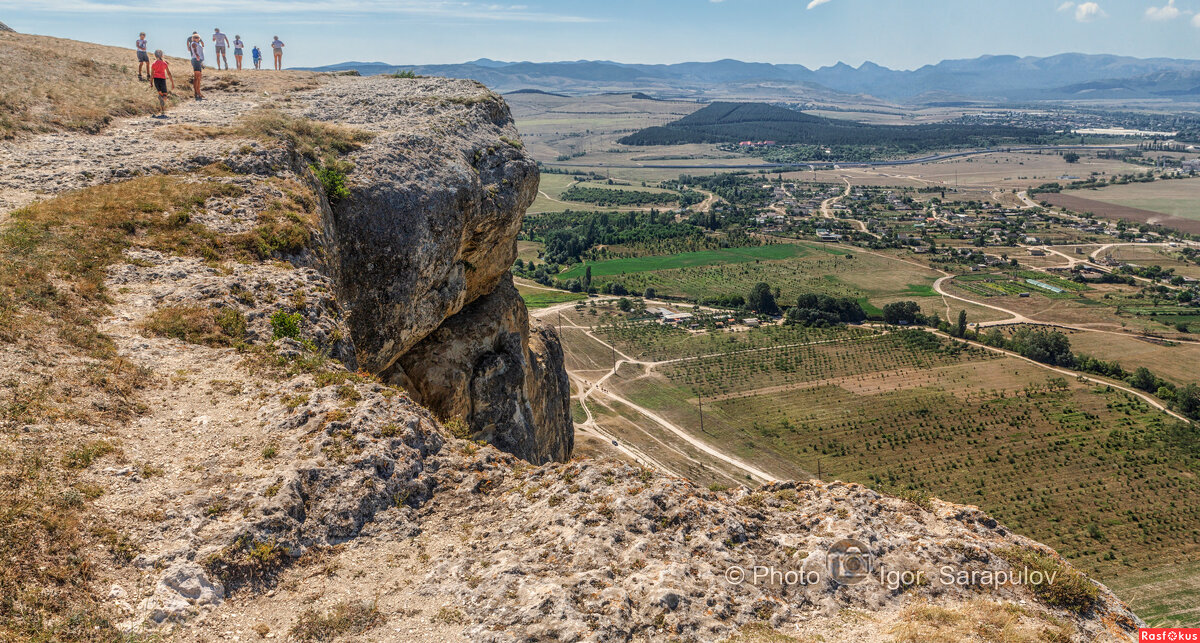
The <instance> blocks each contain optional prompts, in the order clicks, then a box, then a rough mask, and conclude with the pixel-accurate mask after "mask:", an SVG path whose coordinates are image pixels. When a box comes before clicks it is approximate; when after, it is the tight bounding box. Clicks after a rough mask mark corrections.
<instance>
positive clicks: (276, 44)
mask: <svg viewBox="0 0 1200 643" xmlns="http://www.w3.org/2000/svg"><path fill="white" fill-rule="evenodd" d="M271 50H272V51H274V52H275V71H279V70H281V69H283V41H282V40H280V39H279V36H275V40H273V41H272V42H271Z"/></svg>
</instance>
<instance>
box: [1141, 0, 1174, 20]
mask: <svg viewBox="0 0 1200 643" xmlns="http://www.w3.org/2000/svg"><path fill="white" fill-rule="evenodd" d="M1182 14H1183V12H1182V11H1180V10H1179V9H1178V8H1177V7H1176V6H1175V0H1167V4H1166V5H1165V6H1162V7H1150V8H1149V9H1146V18H1147V19H1148V20H1174V19H1176V18H1178V17H1179V16H1180V15H1182Z"/></svg>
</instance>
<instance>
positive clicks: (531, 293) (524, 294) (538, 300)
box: [518, 288, 587, 308]
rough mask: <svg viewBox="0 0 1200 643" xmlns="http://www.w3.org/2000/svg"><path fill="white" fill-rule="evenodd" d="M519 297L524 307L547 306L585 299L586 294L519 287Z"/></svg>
mask: <svg viewBox="0 0 1200 643" xmlns="http://www.w3.org/2000/svg"><path fill="white" fill-rule="evenodd" d="M518 290H519V291H520V293H521V299H524V300H525V307H526V308H548V307H550V306H553V305H555V304H565V303H567V302H571V301H581V300H584V299H587V295H584V294H581V293H576V292H558V291H549V290H535V289H532V288H519V289H518Z"/></svg>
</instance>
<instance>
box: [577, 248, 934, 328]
mask: <svg viewBox="0 0 1200 643" xmlns="http://www.w3.org/2000/svg"><path fill="white" fill-rule="evenodd" d="M588 265H591V267H592V281H593V283H594V284H602V283H604V282H607V281H613V282H619V283H621V284H622V285H624V286H625V287H626V288H628V289H629V291H630V292H634V293H640V292H642V291H644V290H645V289H646V288H647V287H653V288H654V289H655V290H656V291H657V293H658V294H659V296H666V297H676V298H683V299H688V300H691V301H701V300H703V299H705V298H709V297H719V296H722V295H742V296H745V295H746V294H747V293H749V292H750V289H751V288H753V286H754V284H756V283H758V282H766V283H767V284H769V285H770V286H771V287H773V288H778V289H779V290H780V301H781V302H783V303H788V302H790V301H794V300H795V298H796V297H797V296H799V295H800V294H803V293H821V294H828V295H836V296H846V297H855V298H859V299H861V300H864V301H865V302H866V303H869V304H871V305H873V306H875V307H882V306H883V305H884V304H887V303H891V302H893V301H899V300H902V299H914V298H915V299H918V300H921V303H922V305H923V307H925V306H928V308H929V311H930V312H935V311H938V310H940V309H941V308H942V307H943V304H942V300H941V298H940V297H937V296H936V294H935V293H934V292H933V291H932V289H931V286H932V284H933V282H934V281H935V280H936V279H937V277H938V276H939V274H938V273H937V272H935V271H933V270H931V269H927V268H923V267H921V266H919V265H914V264H911V263H907V262H903V261H898V260H896V259H893V258H891V257H889V256H886V255H880V254H874V253H864V252H857V251H855V249H851V248H846V247H843V246H836V245H830V244H816V243H788V244H777V245H770V246H759V247H756V248H738V249H728V250H716V251H707V252H699V253H684V254H682V255H669V256H662V257H639V258H634V259H616V260H610V261H601V262H597V263H594V264H588ZM583 271H584V266H582V265H581V266H576V267H574V268H572V269H571V270H570V271H568V272H567V273H566V274H565V275H561V277H562V278H573V277H578V276H582V275H583Z"/></svg>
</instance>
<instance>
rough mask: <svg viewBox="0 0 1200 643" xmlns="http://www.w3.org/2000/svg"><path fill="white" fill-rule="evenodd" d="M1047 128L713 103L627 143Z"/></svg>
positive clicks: (1011, 137) (900, 139)
mask: <svg viewBox="0 0 1200 643" xmlns="http://www.w3.org/2000/svg"><path fill="white" fill-rule="evenodd" d="M1043 134H1044V132H1039V131H1037V130H1031V129H1023V128H1018V127H1003V126H964V125H910V126H902V125H867V124H864V123H856V122H854V121H845V120H837V119H832V118H823V117H820V116H812V115H810V114H805V113H802V112H797V111H794V110H791V109H787V108H784V107H778V106H775V105H768V104H765V103H713V104H711V105H709V106H708V107H705V108H704V109H702V110H700V111H698V112H695V113H693V114H689V115H688V116H685V117H683V118H681V119H679V120H677V121H675V122H673V123H669V124H667V125H663V126H659V127H648V128H646V129H643V130H641V131H639V132H635V133H633V134H630V135H628V136H626V137H624V138H622V139H620V141H618V142H620V143H623V144H625V145H682V144H687V143H737V142H740V141H751V140H752V141H762V140H770V141H776V142H778V143H781V144H801V143H803V144H809V145H899V146H916V147H919V148H921V149H937V148H947V147H956V146H976V145H981V144H995V143H997V142H1000V141H1008V142H1018V141H1019V142H1033V141H1036V140H1038V139H1039V138H1040V137H1041V136H1042V135H1043Z"/></svg>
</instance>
